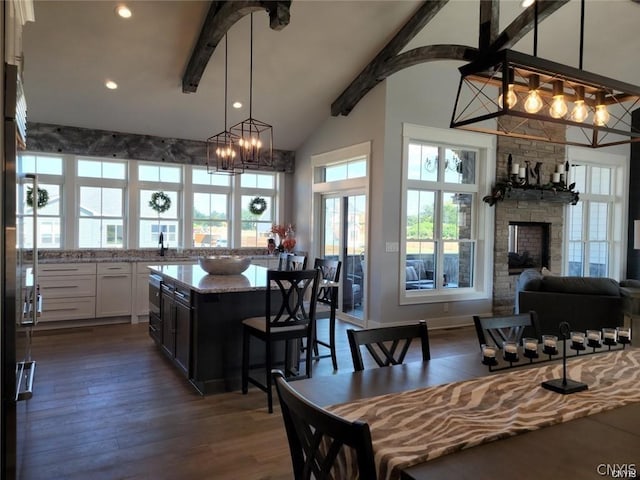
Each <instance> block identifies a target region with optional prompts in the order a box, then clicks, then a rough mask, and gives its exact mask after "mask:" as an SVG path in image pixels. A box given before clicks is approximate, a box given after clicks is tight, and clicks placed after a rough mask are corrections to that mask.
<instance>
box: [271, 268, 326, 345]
mask: <svg viewBox="0 0 640 480" xmlns="http://www.w3.org/2000/svg"><path fill="white" fill-rule="evenodd" d="M267 283H268V284H269V285H271V286H272V291H271V294H270V295H266V298H267V305H266V316H267V326H266V331H267V334H269V331H270V330H271V329H273V328H280V327H299V326H301V325H310V324H313V322H314V321H315V314H316V301H315V299H316V298H317V296H318V287H319V285H320V271H319V270H283V271H279V270H268V271H267ZM273 286H277V291H278V293H279V303H276V304H275V305H272V303H273V302H274V300H275V301H277V296H276V299H274V298H273V297H274V294H273V293H274V291H273ZM305 297H307V298H310V299H312V300H311V301H310V302H309V303H308V305H307V308H308V311H306V310H305V305H304V300H305ZM272 306H273V307H275V308H272ZM274 311H275V312H276V313H275V314H272V315H270V312H274Z"/></svg>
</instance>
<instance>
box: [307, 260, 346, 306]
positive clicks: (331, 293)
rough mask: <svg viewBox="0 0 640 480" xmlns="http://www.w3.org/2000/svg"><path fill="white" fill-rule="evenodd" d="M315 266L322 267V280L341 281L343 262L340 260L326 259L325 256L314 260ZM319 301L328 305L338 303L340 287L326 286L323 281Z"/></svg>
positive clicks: (319, 290) (319, 291)
mask: <svg viewBox="0 0 640 480" xmlns="http://www.w3.org/2000/svg"><path fill="white" fill-rule="evenodd" d="M313 268H316V269H320V271H321V274H322V277H321V279H322V280H326V281H328V282H339V281H340V269H341V268H342V262H341V261H340V260H326V259H324V258H316V259H315V260H314V262H313ZM318 302H320V303H324V304H326V305H332V304H334V305H337V302H338V289H337V288H335V287H324V286H322V283H321V284H320V288H319V289H318Z"/></svg>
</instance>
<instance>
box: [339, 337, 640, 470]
mask: <svg viewBox="0 0 640 480" xmlns="http://www.w3.org/2000/svg"><path fill="white" fill-rule="evenodd" d="M388 368H393V367H388ZM561 377H562V364H561V363H558V364H546V365H544V366H540V367H534V368H530V369H517V370H514V371H510V372H507V373H501V374H497V375H490V376H486V377H480V378H476V379H473V380H466V381H461V382H454V383H449V384H445V385H437V386H433V387H426V388H420V389H416V390H410V391H406V392H401V393H393V394H387V395H381V396H378V397H372V398H367V399H362V400H358V401H355V402H349V403H346V404H341V405H334V406H330V407H327V410H329V411H331V412H333V413H335V414H337V415H340V416H342V417H344V418H347V419H349V420H352V421H353V420H363V421H366V422H367V423H368V424H369V426H370V428H371V436H372V440H373V450H374V454H375V462H376V467H377V469H378V478H379V479H380V480H383V479H387V480H396V479H398V478H400V471H401V470H402V469H405V468H408V467H410V466H412V465H416V464H418V463H423V462H425V461H427V460H432V459H434V458H437V457H440V456H442V455H446V454H449V453H453V452H456V451H459V450H462V449H465V448H469V447H473V446H476V445H480V444H482V443H487V442H490V441H494V440H497V439H500V438H505V437H509V436H513V435H517V434H520V433H523V432H528V431H531V430H536V429H539V428H542V427H545V426H549V425H553V424H557V423H562V422H566V421H569V420H573V419H576V418H580V417H584V416H587V415H593V414H596V413H599V412H602V411H605V410H610V409H613V408H617V407H621V406H623V405H627V404H629V403H633V402H638V401H640V349H625V350H617V351H612V352H606V353H599V354H595V355H586V356H584V357H578V358H573V359H571V360H568V361H567V377H568V378H571V379H572V380H576V381H580V382H584V383H587V384H588V386H589V389H588V390H585V391H583V392H579V393H574V394H570V395H562V394H559V393H555V392H552V391H549V390H546V389H544V388H542V387H541V386H540V383H541V382H543V381H545V380H550V379H553V378H561ZM348 455H349V453H347V456H348ZM338 468H339V470H340V472H339V473H338V477H336V478H356V476H355V475H354V474H353V471H352V470H353V466H352V462H351V460H350V459H348V458H347V459H344V458H343V459H342V461H340V462H339V465H338Z"/></svg>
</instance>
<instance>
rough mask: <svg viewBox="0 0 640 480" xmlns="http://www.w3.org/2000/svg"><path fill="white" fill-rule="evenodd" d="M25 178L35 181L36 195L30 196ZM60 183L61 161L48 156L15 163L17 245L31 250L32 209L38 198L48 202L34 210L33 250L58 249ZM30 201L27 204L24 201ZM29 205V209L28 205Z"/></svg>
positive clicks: (24, 158)
mask: <svg viewBox="0 0 640 480" xmlns="http://www.w3.org/2000/svg"><path fill="white" fill-rule="evenodd" d="M27 174H36V175H37V177H38V182H39V184H38V190H40V191H41V192H40V193H39V194H34V191H33V187H32V180H31V179H30V178H27V177H26V176H25V175H27ZM63 183H64V162H63V159H62V157H59V156H51V155H31V154H24V155H21V156H20V157H19V162H18V191H17V194H18V198H17V207H18V211H17V216H16V221H17V242H18V244H19V245H20V246H22V247H25V248H32V247H33V233H34V231H33V209H34V207H35V206H36V205H37V202H38V198H39V197H40V198H44V197H45V196H46V197H47V198H48V202H47V204H46V205H45V206H43V207H40V208H37V207H36V208H37V214H38V225H37V230H36V233H37V246H38V247H39V248H60V247H61V245H62V242H63V235H62V228H61V227H62V219H63V209H62V194H63V189H62V185H63ZM28 199H31V201H30V202H28V201H27V200H28ZM28 203H31V204H32V205H29V204H28Z"/></svg>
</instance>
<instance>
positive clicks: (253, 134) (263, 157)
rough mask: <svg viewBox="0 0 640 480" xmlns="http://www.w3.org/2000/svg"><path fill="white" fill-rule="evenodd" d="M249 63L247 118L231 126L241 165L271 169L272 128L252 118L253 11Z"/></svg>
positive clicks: (249, 167)
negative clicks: (236, 138)
mask: <svg viewBox="0 0 640 480" xmlns="http://www.w3.org/2000/svg"><path fill="white" fill-rule="evenodd" d="M250 44H251V46H250V64H249V118H247V119H246V120H244V121H242V122H240V123H237V124H236V125H234V126H233V127H231V132H233V133H234V134H235V135H236V136H237V137H238V150H239V154H240V160H241V162H242V165H243V166H244V167H245V168H247V169H250V170H272V169H273V128H272V126H271V125H269V124H267V123H265V122H262V121H260V120H256V119H255V118H253V12H252V13H251V37H250Z"/></svg>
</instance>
